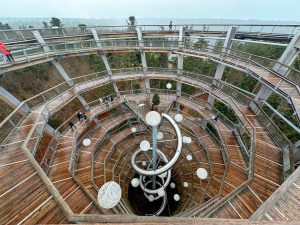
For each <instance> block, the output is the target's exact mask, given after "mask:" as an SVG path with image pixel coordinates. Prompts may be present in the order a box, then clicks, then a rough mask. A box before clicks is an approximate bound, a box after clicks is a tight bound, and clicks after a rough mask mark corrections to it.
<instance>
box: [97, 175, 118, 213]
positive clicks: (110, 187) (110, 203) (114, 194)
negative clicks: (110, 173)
mask: <svg viewBox="0 0 300 225" xmlns="http://www.w3.org/2000/svg"><path fill="white" fill-rule="evenodd" d="M121 195H122V190H121V187H120V185H119V184H118V183H116V182H115V181H109V182H107V183H105V184H103V185H102V186H101V188H100V189H99V192H98V196H97V199H98V202H99V205H100V206H101V207H102V208H105V209H111V208H113V207H115V206H116V205H117V204H118V203H119V201H120V199H121Z"/></svg>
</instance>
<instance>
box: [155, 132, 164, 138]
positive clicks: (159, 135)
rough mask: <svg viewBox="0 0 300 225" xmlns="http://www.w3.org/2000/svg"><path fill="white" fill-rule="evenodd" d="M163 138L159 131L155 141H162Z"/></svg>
mask: <svg viewBox="0 0 300 225" xmlns="http://www.w3.org/2000/svg"><path fill="white" fill-rule="evenodd" d="M163 138H164V133H163V132H161V131H159V132H158V133H157V140H162V139H163Z"/></svg>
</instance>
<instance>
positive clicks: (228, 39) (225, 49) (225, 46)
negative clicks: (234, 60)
mask: <svg viewBox="0 0 300 225" xmlns="http://www.w3.org/2000/svg"><path fill="white" fill-rule="evenodd" d="M236 31H237V27H228V30H227V34H226V37H225V41H224V44H223V49H222V53H229V52H230V48H231V45H232V40H233V38H234V36H235V34H236ZM224 70H225V65H223V64H221V63H219V64H218V66H217V69H216V72H215V76H214V79H215V80H213V85H217V81H216V80H221V79H222V76H223V73H224ZM214 101H215V98H214V97H213V96H211V95H209V96H208V100H207V104H206V108H207V109H208V110H211V108H212V106H213V105H214Z"/></svg>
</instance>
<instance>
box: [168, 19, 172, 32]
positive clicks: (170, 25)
mask: <svg viewBox="0 0 300 225" xmlns="http://www.w3.org/2000/svg"><path fill="white" fill-rule="evenodd" d="M172 23H173V22H172V20H171V21H170V24H169V30H170V31H172V26H173V24H172Z"/></svg>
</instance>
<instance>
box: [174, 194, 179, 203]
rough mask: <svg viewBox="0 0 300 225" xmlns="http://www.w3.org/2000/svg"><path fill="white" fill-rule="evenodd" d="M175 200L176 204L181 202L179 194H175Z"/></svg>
mask: <svg viewBox="0 0 300 225" xmlns="http://www.w3.org/2000/svg"><path fill="white" fill-rule="evenodd" d="M174 200H175V201H176V202H178V201H179V200H180V196H179V194H175V195H174Z"/></svg>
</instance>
